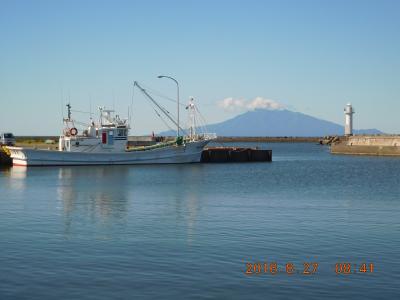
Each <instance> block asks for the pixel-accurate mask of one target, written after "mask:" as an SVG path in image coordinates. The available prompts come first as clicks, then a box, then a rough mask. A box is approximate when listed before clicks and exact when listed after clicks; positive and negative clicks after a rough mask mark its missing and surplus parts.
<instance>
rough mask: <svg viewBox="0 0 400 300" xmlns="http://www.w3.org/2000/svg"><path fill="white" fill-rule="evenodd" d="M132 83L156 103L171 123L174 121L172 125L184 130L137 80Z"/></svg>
mask: <svg viewBox="0 0 400 300" xmlns="http://www.w3.org/2000/svg"><path fill="white" fill-rule="evenodd" d="M133 85H134V86H137V87H138V88H139V90H140V91H141V92H142V93H143V94H144V95H145V96H146V97H147V98H148V99H149V100H150V101H151V102H152V103H153V104H154V105H156V106H157V107H158V108H159V109H160V110H161V112H162V113H163V114H164V115H165V116H166V117H167V118H168V119H169V120H170V121H171V122H172V123H174V125H175V126H176V127H177V128H179V129H180V130H181V131H182V132H185V130H184V129H183V128H182V127H180V126H179V124H178V123H177V122H176V121H175V120H174V119H173V118H172V117H171V115H170V114H169V113H168V111H167V110H166V109H165V108H164V107H162V106H161V105H160V104H158V103H157V101H156V100H154V99H153V98H152V97H151V96H150V95H149V94H148V93H147V91H146V90H145V89H144V88H142V87H141V86H140V85H139V83H138V82H137V81H135V82H134V83H133Z"/></svg>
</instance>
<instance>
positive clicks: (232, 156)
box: [201, 147, 272, 163]
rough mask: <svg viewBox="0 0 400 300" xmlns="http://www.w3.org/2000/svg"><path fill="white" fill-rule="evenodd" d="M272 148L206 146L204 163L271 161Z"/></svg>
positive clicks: (203, 155)
mask: <svg viewBox="0 0 400 300" xmlns="http://www.w3.org/2000/svg"><path fill="white" fill-rule="evenodd" d="M271 161H272V150H261V149H255V148H238V147H214V148H206V149H204V150H203V153H202V155H201V162H203V163H227V162H271Z"/></svg>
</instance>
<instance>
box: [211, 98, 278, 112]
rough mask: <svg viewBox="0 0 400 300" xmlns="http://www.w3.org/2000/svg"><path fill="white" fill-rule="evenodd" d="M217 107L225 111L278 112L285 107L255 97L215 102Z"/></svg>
mask: <svg viewBox="0 0 400 300" xmlns="http://www.w3.org/2000/svg"><path fill="white" fill-rule="evenodd" d="M217 104H218V106H219V107H220V108H222V109H224V110H226V111H238V110H239V111H240V110H255V109H268V110H279V109H284V108H285V106H284V105H283V104H281V103H279V102H276V101H274V100H271V99H266V98H263V97H256V98H254V99H253V100H246V99H235V98H232V97H229V98H225V99H223V100H220V101H218V102H217Z"/></svg>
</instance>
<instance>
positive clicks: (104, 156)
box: [8, 82, 216, 166]
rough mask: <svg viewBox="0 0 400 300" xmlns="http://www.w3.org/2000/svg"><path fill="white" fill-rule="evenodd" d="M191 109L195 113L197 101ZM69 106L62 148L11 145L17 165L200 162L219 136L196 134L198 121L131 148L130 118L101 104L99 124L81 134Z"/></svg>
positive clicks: (14, 162)
mask: <svg viewBox="0 0 400 300" xmlns="http://www.w3.org/2000/svg"><path fill="white" fill-rule="evenodd" d="M135 86H137V87H139V89H141V91H142V92H143V93H144V94H145V95H146V96H147V97H148V98H149V99H151V101H154V104H156V105H157V106H159V108H160V110H161V112H163V108H162V106H160V105H159V104H158V103H157V102H156V101H155V100H154V99H153V98H152V97H151V96H150V95H149V94H148V93H147V92H146V90H144V89H143V88H142V87H141V86H140V85H139V84H138V83H137V82H135ZM178 107H179V106H178ZM187 108H188V109H189V111H190V114H191V115H192V116H193V114H194V110H195V107H194V105H193V103H191V104H190V105H188V107H187ZM67 109H68V117H67V118H64V119H63V121H64V124H65V126H64V129H63V133H62V135H60V138H59V141H58V150H44V149H31V148H22V147H8V150H9V151H10V156H11V158H12V159H13V165H14V166H63V165H130V164H178V163H196V162H200V159H201V153H202V151H203V148H204V147H205V146H206V145H207V144H208V143H209V142H210V141H211V140H213V139H214V138H216V135H215V134H207V133H203V134H196V133H195V124H192V126H191V128H190V129H189V132H190V134H189V135H187V136H180V135H179V134H178V135H177V137H176V138H174V139H172V140H166V139H162V138H161V139H158V142H156V143H154V144H153V145H148V146H138V147H128V135H129V129H130V126H129V122H128V119H121V118H120V117H119V116H118V115H115V111H114V110H110V109H105V108H104V107H100V108H99V121H98V123H97V124H96V123H95V122H94V121H93V120H90V124H89V125H88V127H87V128H86V129H85V130H84V131H83V132H82V134H79V132H78V129H77V128H76V126H75V121H74V120H73V119H72V116H71V105H70V104H68V105H67ZM178 109H179V108H178ZM168 118H171V121H173V123H174V124H175V125H176V126H177V128H178V132H179V130H181V131H182V130H183V129H182V128H181V127H180V124H179V122H176V121H175V120H173V119H172V117H171V116H168ZM192 119H193V117H192ZM192 127H193V128H192Z"/></svg>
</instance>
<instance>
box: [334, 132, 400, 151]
mask: <svg viewBox="0 0 400 300" xmlns="http://www.w3.org/2000/svg"><path fill="white" fill-rule="evenodd" d="M331 153H332V154H352V155H382V156H400V136H397V135H396V136H352V137H348V138H345V139H342V140H341V141H340V142H339V143H335V144H332V146H331Z"/></svg>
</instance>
